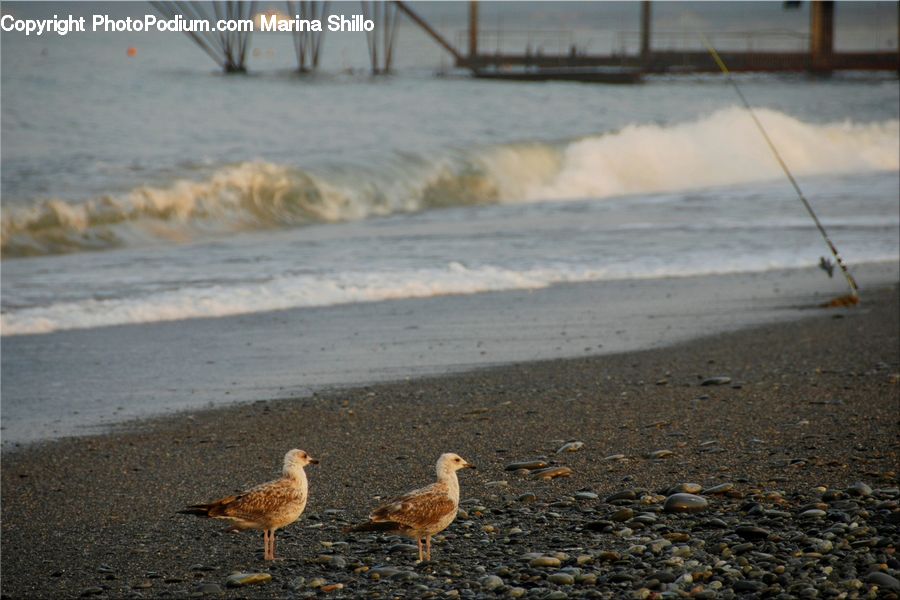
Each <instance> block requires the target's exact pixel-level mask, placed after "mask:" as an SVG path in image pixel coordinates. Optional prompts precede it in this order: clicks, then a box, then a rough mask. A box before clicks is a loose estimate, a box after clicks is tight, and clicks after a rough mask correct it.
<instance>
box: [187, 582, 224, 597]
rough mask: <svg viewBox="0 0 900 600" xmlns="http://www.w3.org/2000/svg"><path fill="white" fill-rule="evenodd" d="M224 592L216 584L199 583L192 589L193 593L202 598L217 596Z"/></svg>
mask: <svg viewBox="0 0 900 600" xmlns="http://www.w3.org/2000/svg"><path fill="white" fill-rule="evenodd" d="M224 591H225V590H223V589H222V586H221V585H219V584H218V583H201V584H200V585H198V586H197V587H195V588H194V593H195V594H199V595H202V596H214V595H215V596H218V595H220V594H222V593H224Z"/></svg>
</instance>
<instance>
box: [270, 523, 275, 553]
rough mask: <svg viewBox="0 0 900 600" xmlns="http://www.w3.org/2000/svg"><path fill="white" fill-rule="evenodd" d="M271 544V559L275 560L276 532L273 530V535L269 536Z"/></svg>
mask: <svg viewBox="0 0 900 600" xmlns="http://www.w3.org/2000/svg"><path fill="white" fill-rule="evenodd" d="M269 544H270V545H271V546H272V554H271V556H270V558H271V559H272V560H275V530H274V529H273V530H272V534H271V535H270V536H269Z"/></svg>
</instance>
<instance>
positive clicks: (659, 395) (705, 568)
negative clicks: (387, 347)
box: [2, 286, 900, 598]
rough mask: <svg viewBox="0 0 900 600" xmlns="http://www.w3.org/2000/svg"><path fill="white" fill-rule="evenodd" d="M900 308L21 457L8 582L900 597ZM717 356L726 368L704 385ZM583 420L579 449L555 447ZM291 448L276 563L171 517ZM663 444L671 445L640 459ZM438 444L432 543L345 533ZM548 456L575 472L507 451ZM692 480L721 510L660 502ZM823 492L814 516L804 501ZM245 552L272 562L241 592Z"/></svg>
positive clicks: (164, 425) (873, 307)
mask: <svg viewBox="0 0 900 600" xmlns="http://www.w3.org/2000/svg"><path fill="white" fill-rule="evenodd" d="M898 304H900V299H898V289H897V287H896V286H893V287H892V288H890V289H886V290H879V291H875V290H872V291H870V293H869V294H868V295H867V296H866V299H865V304H863V305H861V306H860V307H859V308H857V309H854V310H851V311H838V312H821V313H816V314H811V315H810V318H808V319H802V320H799V321H789V322H782V323H775V324H769V325H764V326H760V327H756V328H752V329H745V330H741V331H737V332H732V333H724V334H716V335H713V336H710V337H705V338H701V339H699V340H693V341H689V342H686V343H681V344H678V345H671V346H667V347H664V348H659V349H651V350H644V351H639V352H629V353H622V354H611V355H605V356H593V357H585V358H574V359H565V360H553V361H544V362H539V363H527V364H512V365H506V366H500V367H494V368H489V369H482V370H476V371H471V372H467V373H461V374H451V375H442V376H435V377H428V378H424V379H414V380H410V381H399V382H394V383H381V384H374V385H364V386H361V387H359V388H354V389H340V390H333V391H328V392H322V393H316V394H315V395H314V396H313V397H310V398H307V399H301V400H280V401H268V400H258V401H257V402H254V403H251V404H242V405H237V406H233V407H228V408H218V409H213V410H199V411H195V412H193V413H191V414H187V413H183V414H178V415H173V416H168V417H162V418H157V419H153V420H149V421H144V422H142V423H141V424H140V426H139V427H135V428H131V429H127V430H118V431H115V432H113V433H109V434H105V435H99V436H91V437H79V438H68V439H63V440H58V441H55V442H52V443H46V444H41V445H38V446H32V447H28V448H22V449H19V450H17V451H15V452H11V453H4V454H3V459H4V468H3V471H2V482H3V506H2V516H3V521H2V522H3V537H2V550H3V572H4V578H3V596H4V597H10V598H18V597H48V598H49V597H64V598H68V597H80V596H95V597H121V596H132V597H165V596H171V597H181V596H184V595H189V594H191V593H194V592H196V593H200V592H201V591H202V590H203V589H206V590H207V591H210V590H211V592H210V593H213V595H220V594H221V595H223V596H224V597H235V598H236V597H252V598H274V597H285V596H291V597H313V596H316V595H319V596H321V594H323V593H324V592H322V591H321V587H322V583H321V582H320V581H318V580H322V581H324V582H325V583H326V584H327V585H336V584H340V585H341V586H342V587H340V588H334V591H332V592H330V593H329V594H328V595H329V596H333V597H348V598H350V597H357V596H360V595H367V596H369V597H384V598H388V597H394V596H396V595H402V594H405V595H409V594H414V595H423V594H427V595H432V596H434V597H451V596H452V594H451V593H450V592H452V591H453V590H456V591H457V592H459V591H461V590H463V589H469V590H471V592H472V593H473V594H475V596H477V595H478V594H488V595H489V596H491V597H493V596H495V595H497V594H500V595H501V596H504V595H505V596H506V597H515V596H516V595H517V594H520V593H521V594H522V595H523V596H525V597H529V598H530V597H535V598H550V597H552V598H563V597H569V598H577V597H622V596H635V595H636V596H639V597H650V596H651V595H652V594H653V593H657V592H662V591H673V592H679V591H683V592H691V591H693V592H695V593H694V595H695V596H697V595H699V597H736V596H743V595H745V594H748V593H756V594H760V593H763V591H764V590H769V591H770V592H771V593H773V594H774V595H777V593H780V592H789V593H792V594H794V595H803V594H804V590H805V589H807V588H811V589H812V591H816V592H817V593H824V592H826V591H828V593H831V592H832V591H833V592H835V594H839V593H847V594H848V595H847V597H857V596H858V597H862V596H865V595H866V594H869V593H870V592H871V593H881V594H882V597H897V594H898V593H900V592H898V591H892V589H891V586H892V585H893V583H892V582H894V581H897V577H898V575H900V563H898V562H897V560H896V558H895V554H894V551H895V549H896V548H895V546H896V540H897V539H898V532H900V524H898V522H900V519H898V517H900V506H898V500H900V491H897V472H896V465H897V464H898V460H900V441H898V436H897V427H898V422H897V417H896V414H897V412H896V409H897V408H898V403H900V392H898V390H900V388H898V382H900V356H898V339H900V333H898V330H900V325H898V314H897V306H898ZM715 376H727V377H730V379H731V381H730V382H729V383H728V384H726V385H713V386H702V385H701V383H702V381H703V380H704V379H706V378H708V377H715ZM572 439H575V440H578V441H582V442H584V447H583V448H582V449H580V450H579V451H578V452H574V453H562V454H557V453H556V450H557V448H558V447H559V446H560V445H561V444H562V443H563V442H565V441H568V440H572ZM292 447H301V448H303V449H305V450H308V451H309V452H311V453H312V454H313V455H315V456H316V457H318V458H320V459H321V460H322V463H321V464H320V465H318V466H317V467H311V468H310V469H309V470H308V475H309V478H310V486H311V487H310V489H311V496H310V504H309V506H308V507H307V511H306V513H305V514H304V516H303V517H302V518H301V520H300V521H299V522H298V523H295V524H294V525H291V526H289V527H287V528H286V529H285V530H283V531H282V532H279V554H280V555H281V556H283V557H284V558H285V560H284V561H281V562H277V563H274V564H271V563H264V562H263V561H261V560H260V555H261V548H259V546H260V545H261V540H260V539H259V538H261V535H256V534H255V532H245V533H243V534H240V535H228V534H223V533H222V531H221V527H220V526H218V525H217V524H215V523H209V522H203V521H198V520H195V519H193V518H183V517H184V516H183V515H175V514H174V513H175V511H176V510H178V509H179V508H181V507H182V506H184V505H185V504H188V503H192V502H198V501H205V500H208V499H211V498H213V497H216V496H220V495H225V494H228V493H232V492H233V491H236V490H240V489H243V488H245V487H246V486H248V485H252V484H255V483H259V482H261V481H264V480H266V479H269V478H271V476H273V475H274V474H275V473H276V471H277V468H278V464H279V463H280V459H281V456H282V455H283V453H284V452H285V451H286V450H287V449H289V448H292ZM658 450H668V451H669V452H671V454H670V455H668V456H667V457H665V458H660V459H650V458H647V456H648V454H649V453H651V452H654V451H658ZM444 451H456V452H458V453H460V454H461V455H462V456H463V457H464V458H466V459H467V460H470V461H472V462H474V463H476V464H477V465H478V467H479V470H478V472H477V473H472V474H469V473H466V475H465V476H464V477H463V478H462V479H461V487H462V508H463V510H464V511H465V512H464V513H463V515H461V516H460V517H459V518H458V520H457V522H456V523H455V524H454V525H452V526H451V528H450V529H448V530H447V531H446V532H445V533H444V534H443V535H442V536H439V538H438V539H437V540H436V546H435V562H434V563H432V564H427V565H421V566H419V567H415V566H414V565H413V559H414V553H413V554H410V553H409V548H410V547H411V548H413V549H414V548H415V546H409V545H408V544H405V543H404V542H401V540H397V539H395V540H390V539H388V540H382V539H380V538H375V537H371V538H368V537H356V538H348V537H346V536H345V535H343V534H342V533H340V530H341V528H342V527H343V525H345V524H346V523H348V522H352V521H355V520H357V519H360V518H361V517H363V516H364V514H365V513H366V512H367V510H368V509H369V508H371V507H372V506H373V505H374V503H375V502H376V499H375V497H376V496H381V497H383V496H386V495H389V494H395V493H398V492H402V491H405V490H406V489H408V488H410V487H412V486H415V485H421V484H422V483H425V482H427V481H429V480H430V479H431V477H432V475H431V471H432V469H433V462H434V460H435V459H436V457H437V456H438V455H439V454H440V453H441V452H444ZM619 454H621V455H623V456H622V457H621V458H617V459H610V458H609V457H610V456H616V455H619ZM538 456H545V457H547V459H548V460H549V462H552V463H557V464H560V465H565V466H568V467H570V468H571V469H572V470H573V473H572V475H571V476H570V477H567V478H560V479H553V480H551V481H541V480H539V479H536V478H534V477H533V476H523V475H520V474H517V473H513V472H509V471H505V470H504V468H505V465H507V464H509V463H511V462H515V461H517V460H528V459H533V458H536V457H538ZM859 481H862V482H864V483H865V484H866V488H859V489H860V490H863V491H865V490H866V489H868V492H867V494H865V495H863V494H859V495H857V494H856V492H855V491H854V489H855V488H853V486H854V485H856V482H859ZM501 482H505V483H501ZM685 482H696V483H697V484H699V486H701V487H702V488H705V489H706V490H707V492H706V493H704V494H703V497H705V498H706V499H707V501H708V503H709V508H708V510H707V511H705V512H701V513H697V514H687V515H680V514H674V515H673V514H668V513H666V512H665V511H664V510H662V498H663V497H664V493H663V494H660V493H659V492H664V490H666V489H668V488H671V487H672V486H675V485H678V484H680V483H685ZM722 484H724V485H725V486H726V487H727V489H726V490H725V491H724V492H722V493H716V492H709V491H708V490H709V488H710V487H712V486H716V485H722ZM728 486H731V487H728ZM620 492H623V493H626V495H625V496H624V497H622V498H620V499H618V500H613V499H610V496H611V495H613V494H617V493H620ZM628 494H631V496H629V495H628ZM810 506H812V508H810ZM816 506H824V509H821V512H822V515H823V516H822V517H819V518H816V519H813V520H812V521H808V520H806V519H805V518H802V517H800V516H799V515H801V514H804V513H805V512H806V511H808V510H820V509H819V508H815V507H816ZM756 507H759V508H756ZM624 509H628V510H630V511H631V513H630V514H631V515H632V516H631V517H629V518H627V519H625V520H621V521H620V520H619V519H620V518H624V517H620V515H621V514H622V513H619V511H624ZM842 515H843V516H842ZM624 516H625V517H627V516H628V513H627V511H625V514H624ZM845 518H848V519H850V520H851V521H854V522H856V523H857V524H858V527H856V528H854V529H850V528H848V527H843V526H842V523H844V524H846V523H847V521H843V520H842V519H845ZM711 523H713V524H715V526H712V525H710V524H711ZM746 526H753V527H757V528H760V529H763V530H765V533H764V534H759V535H760V536H762V537H758V538H754V537H753V535H756V534H753V533H750V534H748V533H747V531H746V530H741V529H739V528H740V527H746ZM516 531H519V532H520V533H516ZM740 531H744V533H740ZM748 535H749V536H750V537H749V538H747V536H748ZM660 540H664V541H660ZM816 540H819V541H816ZM323 542H325V543H326V544H323ZM343 542H349V545H344V544H343ZM820 542H821V543H820ZM825 542H829V543H830V544H831V546H828V544H826V543H825ZM748 544H749V547H748ZM529 553H540V554H542V555H549V556H551V557H556V560H557V561H558V562H559V566H558V567H554V568H550V569H545V568H541V567H535V566H530V562H529V561H530V560H531V559H530V558H527V557H528V556H530V554H529ZM798 553H799V554H798ZM810 553H811V554H810ZM679 561H680V562H679ZM691 561H696V564H694V563H691ZM742 561H744V562H742ZM550 562H553V561H550ZM813 564H814V565H818V566H816V567H815V568H813V567H811V566H810V565H813ZM779 565H780V566H779ZM822 565H826V566H828V567H830V568H831V570H830V571H829V573H833V576H832V575H823V574H822V573H821V571H819V570H817V569H821V568H825V567H824V566H822ZM745 567H746V568H745ZM779 568H780V569H781V572H780V573H779ZM870 568H871V569H874V572H869V569H870ZM379 569H380V570H379ZM392 569H393V570H392ZM233 571H251V572H260V571H261V572H267V573H269V574H271V575H272V581H271V582H269V583H267V584H265V585H260V586H254V587H247V588H236V589H231V588H227V587H226V586H225V580H226V578H227V576H228V574H229V573H231V572H233ZM375 573H379V575H378V576H376V575H375ZM381 574H383V575H384V576H383V577H382V576H381ZM567 575H570V576H571V582H570V581H569V578H568V577H566V576H567ZM685 575H690V576H691V578H690V580H689V579H688V578H686V577H685ZM491 576H493V577H497V578H499V579H500V581H501V583H500V585H499V586H498V587H496V588H488V587H487V586H491V585H494V584H495V583H496V581H495V580H493V579H491V580H487V579H486V578H488V577H491ZM670 576H671V577H670ZM879 582H880V584H879ZM879 585H880V587H878V588H877V590H876V591H873V588H874V587H875V586H879ZM203 586H209V587H206V588H204V587H203ZM423 586H424V587H423ZM791 586H794V587H793V588H792V587H791ZM796 586H801V587H796ZM801 588H802V589H801ZM488 589H491V590H493V591H490V592H489V591H487V590H488ZM520 590H521V591H520ZM777 590H780V592H779V591H777ZM791 590H793V591H791ZM878 590H880V591H878ZM810 593H811V592H810ZM560 594H564V595H565V596H562V595H560ZM854 594H855V596H854Z"/></svg>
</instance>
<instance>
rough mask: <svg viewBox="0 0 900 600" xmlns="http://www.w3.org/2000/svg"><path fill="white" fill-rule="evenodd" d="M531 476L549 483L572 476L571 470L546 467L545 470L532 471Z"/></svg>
mask: <svg viewBox="0 0 900 600" xmlns="http://www.w3.org/2000/svg"><path fill="white" fill-rule="evenodd" d="M531 474H532V475H533V476H535V477H537V478H538V479H543V480H544V481H549V480H550V479H556V478H557V477H568V476H569V475H571V474H572V469H570V468H569V467H547V468H546V469H538V470H537V471H532V472H531Z"/></svg>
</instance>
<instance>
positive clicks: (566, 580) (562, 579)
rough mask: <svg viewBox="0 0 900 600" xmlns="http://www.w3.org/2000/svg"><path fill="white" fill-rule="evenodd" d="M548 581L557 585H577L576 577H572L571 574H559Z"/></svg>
mask: <svg viewBox="0 0 900 600" xmlns="http://www.w3.org/2000/svg"><path fill="white" fill-rule="evenodd" d="M547 581H549V582H550V583H555V584H557V585H573V584H574V583H575V576H574V575H570V574H569V573H563V572H559V573H554V574H553V575H550V576H549V577H547Z"/></svg>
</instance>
